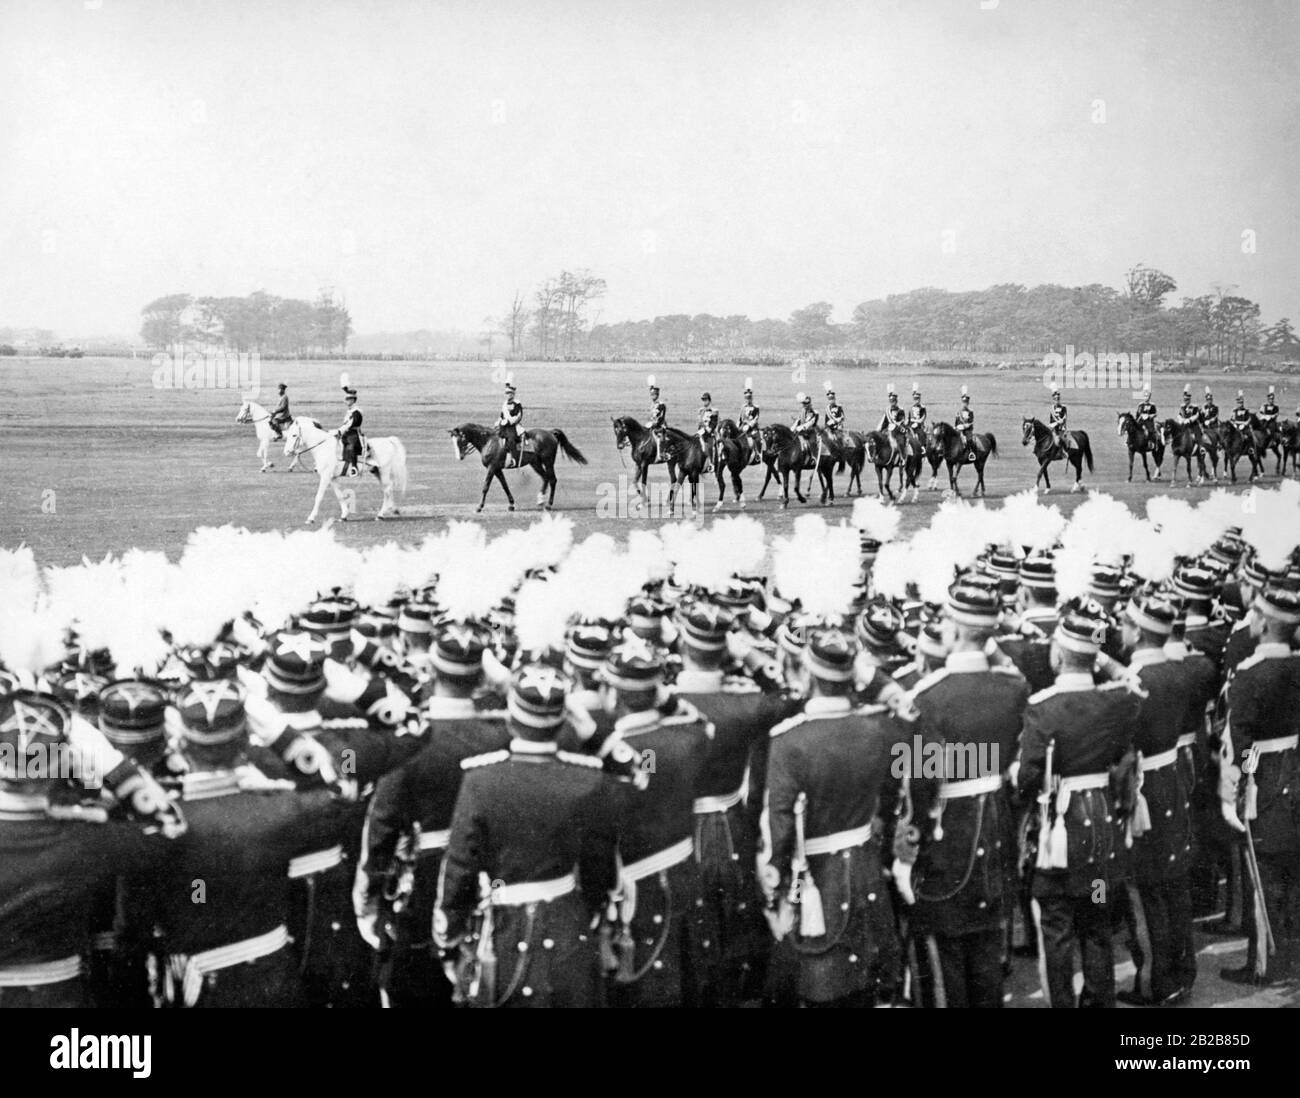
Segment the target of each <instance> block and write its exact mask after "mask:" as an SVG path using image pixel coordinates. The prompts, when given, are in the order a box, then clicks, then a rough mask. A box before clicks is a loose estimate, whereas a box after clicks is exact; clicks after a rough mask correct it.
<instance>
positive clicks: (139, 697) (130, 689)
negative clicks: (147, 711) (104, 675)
mask: <svg viewBox="0 0 1300 1098" xmlns="http://www.w3.org/2000/svg"><path fill="white" fill-rule="evenodd" d="M107 694H108V695H109V696H111V697H114V698H121V699H122V700H123V701H124V702H126V710H127V712H128V713H132V714H133V713H135V711H136V710H137V709H138V708H139V707H140V706H141V705H144V704H145V703H146V702H151V701H157V700H158V691H156V690H154V689H153V688H151V687H149V686H146V685H145V684H144V683H142V682H124V683H119V684H118V685H116V686H114V687H113V688H112V690H111V691H108V692H107Z"/></svg>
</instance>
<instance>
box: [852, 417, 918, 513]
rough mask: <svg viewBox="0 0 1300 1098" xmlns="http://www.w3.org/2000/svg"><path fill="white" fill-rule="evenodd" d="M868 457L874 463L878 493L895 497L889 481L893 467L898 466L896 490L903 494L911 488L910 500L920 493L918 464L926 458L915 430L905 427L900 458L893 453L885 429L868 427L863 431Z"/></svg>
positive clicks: (891, 444) (890, 480) (892, 475)
mask: <svg viewBox="0 0 1300 1098" xmlns="http://www.w3.org/2000/svg"><path fill="white" fill-rule="evenodd" d="M866 451H867V460H868V461H870V462H871V464H872V465H874V466H875V467H876V490H877V491H878V492H879V493H880V495H881V496H888V497H889V498H890V499H891V500H897V497H896V496H895V495H894V489H893V486H892V481H893V479H894V470H895V469H897V470H898V490H899V492H901V493H902V494H903V495H904V496H906V495H907V490H908V489H909V488H910V489H911V490H912V502H913V503H915V502H916V497H917V496H918V495H920V493H921V489H920V486H919V485H918V484H917V481H918V480H919V479H920V477H921V467H922V463H923V462H924V460H925V450H924V449H923V448H922V446H921V440H920V439H919V438H917V436H916V434H915V432H913V431H908V432H907V434H906V435H905V436H904V440H903V454H902V461H901V463H900V461H899V460H898V456H897V455H896V454H895V453H894V443H893V440H892V439H891V438H890V437H889V432H888V431H868V432H867V434H866Z"/></svg>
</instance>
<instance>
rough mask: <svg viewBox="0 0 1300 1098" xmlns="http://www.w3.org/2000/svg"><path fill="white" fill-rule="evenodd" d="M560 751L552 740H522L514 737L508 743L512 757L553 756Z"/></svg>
mask: <svg viewBox="0 0 1300 1098" xmlns="http://www.w3.org/2000/svg"><path fill="white" fill-rule="evenodd" d="M559 750H560V746H559V744H557V743H556V742H555V741H554V740H524V739H520V738H519V737H518V736H515V737H514V739H512V740H511V741H510V751H511V753H512V754H514V755H554V754H555V753H556V752H557V751H559Z"/></svg>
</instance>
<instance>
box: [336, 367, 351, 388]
mask: <svg viewBox="0 0 1300 1098" xmlns="http://www.w3.org/2000/svg"><path fill="white" fill-rule="evenodd" d="M349 385H351V382H350V381H349V380H348V374H347V371H346V370H344V371H343V373H341V374H339V388H340V389H346V388H347V387H348V386H349Z"/></svg>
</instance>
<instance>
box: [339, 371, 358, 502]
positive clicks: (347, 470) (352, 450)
mask: <svg viewBox="0 0 1300 1098" xmlns="http://www.w3.org/2000/svg"><path fill="white" fill-rule="evenodd" d="M339 385H340V386H341V387H342V389H343V401H344V403H345V404H347V406H348V410H347V413H346V414H345V415H344V417H343V422H342V423H341V424H339V429H338V430H337V431H335V432H334V434H335V435H336V436H337V437H338V438H340V439H342V441H343V470H344V474H345V475H346V476H349V477H355V476H356V475H357V463H358V462H359V461H360V460H361V453H362V440H361V420H362V415H361V406H360V405H359V404H357V391H356V390H355V389H354V388H352V386H351V385H349V384H348V375H347V374H343V375H341V376H340V377H339Z"/></svg>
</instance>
